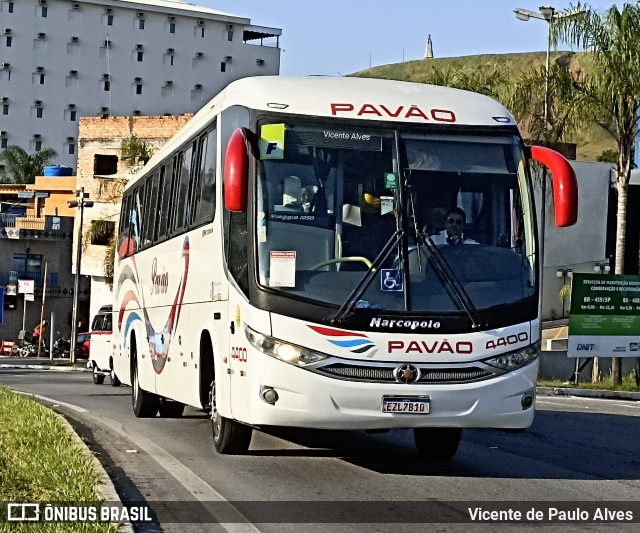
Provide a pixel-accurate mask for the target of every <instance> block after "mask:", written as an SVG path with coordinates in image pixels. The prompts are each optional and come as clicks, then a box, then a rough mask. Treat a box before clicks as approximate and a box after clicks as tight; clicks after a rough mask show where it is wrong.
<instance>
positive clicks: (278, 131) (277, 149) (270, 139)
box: [260, 124, 284, 159]
mask: <svg viewBox="0 0 640 533" xmlns="http://www.w3.org/2000/svg"><path fill="white" fill-rule="evenodd" d="M260 159H284V124H265V125H264V126H262V128H260Z"/></svg>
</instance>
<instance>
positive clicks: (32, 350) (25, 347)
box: [18, 339, 49, 357]
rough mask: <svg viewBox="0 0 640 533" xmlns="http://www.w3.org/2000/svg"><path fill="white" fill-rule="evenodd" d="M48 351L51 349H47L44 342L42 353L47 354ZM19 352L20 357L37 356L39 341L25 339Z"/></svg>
mask: <svg viewBox="0 0 640 533" xmlns="http://www.w3.org/2000/svg"><path fill="white" fill-rule="evenodd" d="M47 353H49V351H48V350H47V346H46V344H45V343H44V342H43V343H42V347H41V349H40V354H41V355H46V354H47ZM18 354H19V355H20V357H37V355H38V343H37V342H31V341H28V340H24V339H23V340H22V342H21V344H20V347H19V349H18Z"/></svg>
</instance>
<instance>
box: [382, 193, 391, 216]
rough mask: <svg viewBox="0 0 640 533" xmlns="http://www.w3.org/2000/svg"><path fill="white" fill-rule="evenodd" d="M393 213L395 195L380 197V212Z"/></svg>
mask: <svg viewBox="0 0 640 533" xmlns="http://www.w3.org/2000/svg"><path fill="white" fill-rule="evenodd" d="M387 213H393V196H381V197H380V214H381V215H386V214H387Z"/></svg>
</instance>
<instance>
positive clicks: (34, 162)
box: [0, 145, 58, 184]
mask: <svg viewBox="0 0 640 533" xmlns="http://www.w3.org/2000/svg"><path fill="white" fill-rule="evenodd" d="M57 155H58V154H57V152H56V151H55V150H54V149H53V148H44V149H42V150H40V151H39V152H35V153H34V154H28V153H27V152H26V151H25V150H24V148H21V147H20V146H15V145H13V146H7V148H6V149H5V151H4V152H2V153H0V161H4V164H5V168H6V173H7V176H11V178H12V180H13V183H20V184H27V183H35V181H36V176H42V173H43V172H44V167H45V166H47V165H48V164H49V163H50V162H51V160H52V159H53V158H54V157H56V156H57Z"/></svg>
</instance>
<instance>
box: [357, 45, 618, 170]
mask: <svg viewBox="0 0 640 533" xmlns="http://www.w3.org/2000/svg"><path fill="white" fill-rule="evenodd" d="M545 60H546V53H545V52H532V53H525V54H487V55H477V56H465V57H443V58H434V59H420V60H417V61H405V62H404V63H396V64H391V65H381V66H378V67H373V68H370V69H366V70H362V71H360V72H356V73H354V74H352V76H358V77H362V78H383V79H392V80H401V81H413V82H418V83H426V82H427V80H428V79H429V78H430V76H432V75H433V72H434V69H438V70H440V71H445V70H447V69H451V68H455V69H461V70H462V71H468V72H472V71H475V70H477V69H487V70H500V71H502V72H503V73H504V72H505V71H506V76H507V79H509V80H514V81H515V79H516V78H517V77H518V76H519V75H520V73H522V72H526V71H528V70H530V69H531V68H543V67H544V64H545ZM551 61H552V62H556V63H558V64H560V65H563V66H566V67H567V68H569V70H571V71H572V72H574V74H575V75H579V74H580V72H588V70H589V58H588V56H586V55H585V54H583V53H580V52H552V53H551ZM565 141H567V142H574V143H576V144H577V158H578V159H579V160H583V161H595V160H596V158H597V157H598V156H599V155H600V154H602V152H604V151H605V150H613V149H615V143H614V142H613V140H612V139H611V137H610V136H608V134H606V133H605V132H604V131H603V130H601V129H599V128H597V127H585V128H583V129H581V130H579V131H577V132H575V133H574V134H573V135H572V136H571V137H570V138H567V139H565Z"/></svg>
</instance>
